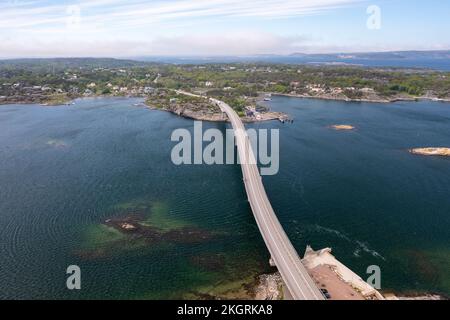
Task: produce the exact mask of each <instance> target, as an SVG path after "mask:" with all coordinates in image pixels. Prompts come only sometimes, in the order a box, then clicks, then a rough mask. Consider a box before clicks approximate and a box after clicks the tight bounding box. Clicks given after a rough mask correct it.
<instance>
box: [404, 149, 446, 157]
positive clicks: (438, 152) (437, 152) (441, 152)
mask: <svg viewBox="0 0 450 320" xmlns="http://www.w3.org/2000/svg"><path fill="white" fill-rule="evenodd" d="M409 152H411V153H412V154H418V155H422V156H441V157H450V148H415V149H411V150H409Z"/></svg>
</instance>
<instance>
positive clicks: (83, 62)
mask: <svg viewBox="0 0 450 320" xmlns="http://www.w3.org/2000/svg"><path fill="white" fill-rule="evenodd" d="M144 65H148V63H146V62H144V61H137V60H124V59H113V58H48V59H45V58H39V59H7V60H0V67H5V66H8V67H19V68H20V67H22V68H23V67H26V68H30V69H33V68H42V67H52V68H55V69H58V70H59V69H68V68H126V67H139V66H144Z"/></svg>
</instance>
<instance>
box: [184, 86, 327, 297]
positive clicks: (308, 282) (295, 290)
mask: <svg viewBox="0 0 450 320" xmlns="http://www.w3.org/2000/svg"><path fill="white" fill-rule="evenodd" d="M178 93H181V94H188V95H192V96H196V95H194V94H191V93H187V92H183V91H179V92H178ZM197 97H199V96H197ZM210 100H211V102H213V103H215V104H216V105H217V106H219V108H220V109H221V110H222V112H225V113H226V114H227V116H228V118H229V119H230V121H231V124H232V126H233V129H234V132H235V136H236V145H237V148H238V153H239V159H240V162H241V169H242V174H243V178H244V184H245V189H246V191H247V197H248V201H249V202H250V206H251V208H252V211H253V215H254V216H255V219H256V223H257V225H258V228H259V230H260V232H261V235H262V237H263V239H264V242H265V243H266V246H267V249H268V250H269V253H270V255H271V258H272V261H273V262H274V263H275V265H276V266H277V268H278V271H279V272H280V274H281V277H282V278H283V281H284V283H285V284H286V287H287V289H288V290H289V293H290V294H291V296H292V298H293V299H295V300H324V297H323V295H322V293H321V292H320V290H319V289H318V288H317V286H316V284H315V283H314V281H313V279H312V278H311V276H310V275H309V274H308V272H307V271H306V268H305V267H304V266H303V264H302V262H301V259H300V257H299V256H298V254H297V251H296V250H295V248H294V247H293V246H292V243H291V241H290V240H289V238H288V236H287V235H286V233H285V232H284V229H283V227H282V226H281V224H280V222H279V221H278V218H277V216H276V214H275V212H274V211H273V208H272V205H271V204H270V201H269V198H268V197H267V194H266V191H265V188H264V185H263V183H262V178H261V176H260V174H259V170H258V166H257V163H256V160H255V159H256V158H255V156H254V154H253V150H252V148H251V145H250V139H249V137H248V135H247V133H246V131H245V127H244V124H243V123H242V121H241V119H240V118H239V116H238V115H237V113H236V112H235V111H234V110H233V109H232V108H231V107H230V106H229V105H228V104H226V103H224V102H222V101H220V100H217V99H210Z"/></svg>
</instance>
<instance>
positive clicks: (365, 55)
mask: <svg viewBox="0 0 450 320" xmlns="http://www.w3.org/2000/svg"><path fill="white" fill-rule="evenodd" d="M289 56H290V57H298V58H314V57H317V58H322V59H323V58H327V59H377V60H380V59H383V60H386V59H450V50H442V51H389V52H357V53H332V54H305V53H292V54H290V55H289Z"/></svg>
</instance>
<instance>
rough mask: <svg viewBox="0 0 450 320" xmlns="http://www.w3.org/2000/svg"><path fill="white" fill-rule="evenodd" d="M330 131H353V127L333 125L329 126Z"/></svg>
mask: <svg viewBox="0 0 450 320" xmlns="http://www.w3.org/2000/svg"><path fill="white" fill-rule="evenodd" d="M331 128H332V129H334V130H337V131H351V130H355V127H354V126H351V125H348V124H335V125H332V126H331Z"/></svg>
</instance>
